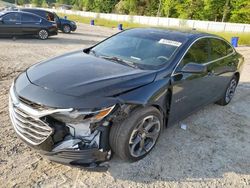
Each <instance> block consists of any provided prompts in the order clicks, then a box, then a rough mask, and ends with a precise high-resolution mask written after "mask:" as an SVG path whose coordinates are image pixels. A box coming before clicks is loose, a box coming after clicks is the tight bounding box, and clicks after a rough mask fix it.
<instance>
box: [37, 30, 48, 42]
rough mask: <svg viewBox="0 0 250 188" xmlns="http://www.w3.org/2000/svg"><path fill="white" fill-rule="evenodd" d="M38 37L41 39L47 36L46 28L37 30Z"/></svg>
mask: <svg viewBox="0 0 250 188" xmlns="http://www.w3.org/2000/svg"><path fill="white" fill-rule="evenodd" d="M38 37H39V39H41V40H46V39H47V38H48V37H49V33H48V31H47V30H45V29H41V30H40V31H39V32H38Z"/></svg>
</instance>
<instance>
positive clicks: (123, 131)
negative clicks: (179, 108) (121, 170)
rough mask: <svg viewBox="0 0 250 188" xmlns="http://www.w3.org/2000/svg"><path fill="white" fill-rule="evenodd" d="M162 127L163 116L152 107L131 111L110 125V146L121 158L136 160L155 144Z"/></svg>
mask: <svg viewBox="0 0 250 188" xmlns="http://www.w3.org/2000/svg"><path fill="white" fill-rule="evenodd" d="M162 129H163V117H162V114H161V113H160V111H159V110H157V109H156V108H154V107H146V108H141V109H137V110H135V111H133V112H132V113H131V116H130V117H128V118H127V119H126V120H124V121H123V122H121V123H119V124H115V125H113V126H112V128H111V131H110V146H111V148H112V150H113V151H114V152H115V154H117V155H118V156H119V157H120V158H121V159H123V160H127V161H137V160H139V159H142V158H143V157H145V156H146V155H147V154H148V153H149V152H150V151H151V150H152V149H153V147H154V146H155V144H156V142H157V140H158V138H159V136H160V133H161V131H162Z"/></svg>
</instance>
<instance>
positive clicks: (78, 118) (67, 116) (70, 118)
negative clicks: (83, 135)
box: [51, 105, 115, 123]
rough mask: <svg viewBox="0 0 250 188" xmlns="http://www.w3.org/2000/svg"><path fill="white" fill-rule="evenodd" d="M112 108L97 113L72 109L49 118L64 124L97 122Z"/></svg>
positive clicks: (112, 107)
mask: <svg viewBox="0 0 250 188" xmlns="http://www.w3.org/2000/svg"><path fill="white" fill-rule="evenodd" d="M114 107H115V105H114V106H111V107H107V108H102V109H100V110H97V111H82V110H76V109H73V110H72V111H69V112H59V113H54V114H52V115H51V116H52V117H53V118H55V119H57V120H59V121H61V122H64V123H79V122H85V121H88V122H98V121H100V120H102V119H103V118H104V117H106V116H107V115H108V114H110V112H111V111H112V110H113V109H114Z"/></svg>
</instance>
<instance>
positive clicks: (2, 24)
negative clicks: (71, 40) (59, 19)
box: [0, 11, 57, 40]
mask: <svg viewBox="0 0 250 188" xmlns="http://www.w3.org/2000/svg"><path fill="white" fill-rule="evenodd" d="M17 35H36V36H38V37H39V39H42V40H44V39H47V38H48V37H49V36H52V35H57V25H56V23H54V22H49V21H47V20H45V19H44V18H42V17H40V16H38V15H35V14H32V13H28V12H21V11H8V12H2V13H1V14H0V36H17Z"/></svg>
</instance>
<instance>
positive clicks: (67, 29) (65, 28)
mask: <svg viewBox="0 0 250 188" xmlns="http://www.w3.org/2000/svg"><path fill="white" fill-rule="evenodd" d="M62 31H63V32H64V33H70V32H71V27H70V26H69V25H68V24H65V25H63V28H62Z"/></svg>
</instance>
